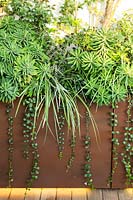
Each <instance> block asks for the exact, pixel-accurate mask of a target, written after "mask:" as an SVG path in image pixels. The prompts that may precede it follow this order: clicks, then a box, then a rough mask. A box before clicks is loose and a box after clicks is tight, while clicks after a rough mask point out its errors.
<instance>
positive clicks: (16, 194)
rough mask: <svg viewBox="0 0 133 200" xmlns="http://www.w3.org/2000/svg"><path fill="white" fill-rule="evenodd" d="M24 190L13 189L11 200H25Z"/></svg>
mask: <svg viewBox="0 0 133 200" xmlns="http://www.w3.org/2000/svg"><path fill="white" fill-rule="evenodd" d="M25 191H26V190H25V189H24V188H13V189H12V190H11V194H10V200H23V199H24V194H25Z"/></svg>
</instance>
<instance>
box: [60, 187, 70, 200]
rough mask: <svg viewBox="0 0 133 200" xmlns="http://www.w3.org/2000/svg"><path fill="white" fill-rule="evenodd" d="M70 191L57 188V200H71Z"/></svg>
mask: <svg viewBox="0 0 133 200" xmlns="http://www.w3.org/2000/svg"><path fill="white" fill-rule="evenodd" d="M71 196H72V194H71V189H70V188H65V189H64V188H57V199H58V200H71Z"/></svg>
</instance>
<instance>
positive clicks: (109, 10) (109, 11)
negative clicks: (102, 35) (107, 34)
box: [102, 0, 121, 29]
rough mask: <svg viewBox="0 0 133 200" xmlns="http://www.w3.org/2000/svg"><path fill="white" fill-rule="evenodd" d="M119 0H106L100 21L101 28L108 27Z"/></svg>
mask: <svg viewBox="0 0 133 200" xmlns="http://www.w3.org/2000/svg"><path fill="white" fill-rule="evenodd" d="M120 2H121V0H107V1H106V8H105V14H104V19H103V22H102V26H103V28H106V29H108V28H109V26H110V23H111V20H112V18H113V16H114V14H115V11H116V9H117V7H118V5H119V4H120Z"/></svg>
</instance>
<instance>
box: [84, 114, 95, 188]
mask: <svg viewBox="0 0 133 200" xmlns="http://www.w3.org/2000/svg"><path fill="white" fill-rule="evenodd" d="M85 119H86V132H87V133H88V132H89V122H90V117H89V113H88V112H86V116H85ZM83 141H84V147H85V162H86V163H85V165H84V178H85V183H84V184H85V185H86V186H89V187H90V188H93V187H94V186H93V179H92V172H91V160H92V159H91V152H90V145H91V138H90V136H89V135H86V136H84V139H83Z"/></svg>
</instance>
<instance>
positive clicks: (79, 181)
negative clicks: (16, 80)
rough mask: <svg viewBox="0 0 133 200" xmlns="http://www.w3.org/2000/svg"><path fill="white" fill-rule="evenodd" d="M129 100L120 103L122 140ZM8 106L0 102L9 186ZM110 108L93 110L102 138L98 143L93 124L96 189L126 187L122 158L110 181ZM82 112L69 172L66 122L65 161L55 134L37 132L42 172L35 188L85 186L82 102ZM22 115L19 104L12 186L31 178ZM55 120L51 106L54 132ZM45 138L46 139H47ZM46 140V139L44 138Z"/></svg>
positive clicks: (3, 178) (0, 171) (1, 161)
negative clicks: (110, 181)
mask: <svg viewBox="0 0 133 200" xmlns="http://www.w3.org/2000/svg"><path fill="white" fill-rule="evenodd" d="M16 107H17V101H15V102H14V108H13V109H12V115H14V114H15V110H16ZM126 109H127V103H126V102H122V103H120V104H119V109H118V120H119V127H118V128H119V130H120V132H121V134H120V135H119V140H120V141H122V140H123V133H124V127H125V121H126ZM5 110H6V105H5V104H3V103H0V187H8V136H7V128H8V127H7V116H6V112H5ZM111 111H112V110H111V107H109V106H101V107H99V108H97V107H96V105H95V104H93V105H92V106H91V112H92V114H93V117H94V119H95V122H96V124H97V127H98V130H99V136H100V141H99V143H98V144H97V141H96V137H95V133H94V130H93V127H92V125H91V123H90V126H89V134H90V136H91V147H90V148H91V157H92V163H91V165H92V174H93V180H94V187H95V188H110V187H112V188H125V187H126V185H125V182H126V177H125V170H124V166H123V165H122V163H121V158H119V163H118V168H117V170H116V173H115V174H114V175H113V182H112V185H109V184H107V182H108V178H109V175H110V173H111V170H112V165H113V160H112V142H111V140H112V127H111V126H110V124H109V113H110V112H111ZM79 112H80V114H81V133H80V134H81V135H79V132H78V130H77V133H76V134H77V145H76V149H75V150H76V158H75V161H74V163H73V166H72V168H71V169H70V171H69V172H68V173H66V165H67V161H68V159H69V157H70V151H71V149H70V145H69V140H70V135H69V134H68V130H67V126H66V125H65V127H64V131H65V137H66V138H65V149H64V156H63V159H62V160H59V158H58V145H57V142H56V139H55V137H53V135H52V134H51V133H50V131H48V133H47V137H46V129H45V128H43V129H41V130H40V132H39V135H38V144H39V153H40V175H39V179H38V180H37V181H35V182H34V184H33V187H39V188H40V187H45V188H47V187H48V188H52V187H60V188H61V187H63V188H67V187H72V188H76V187H77V188H82V187H85V185H84V173H83V165H84V163H85V158H84V156H85V149H84V145H83V136H84V135H86V125H85V124H86V119H85V113H86V110H85V108H84V107H83V106H82V105H81V104H79ZM23 115H24V107H23V106H20V110H19V112H18V115H17V117H16V118H14V151H13V168H14V182H13V185H12V187H26V180H27V178H28V177H29V174H30V170H31V165H32V158H31V159H29V160H25V159H24V158H23V156H22V151H23V134H22V130H23V125H22V123H23ZM53 124H54V121H53V115H52V109H51V110H50V126H51V128H52V130H53V133H54V126H53ZM45 137H46V138H45ZM45 139H46V140H45ZM122 149H123V146H122V143H121V145H120V146H119V150H118V151H119V154H120V153H121V151H122Z"/></svg>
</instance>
